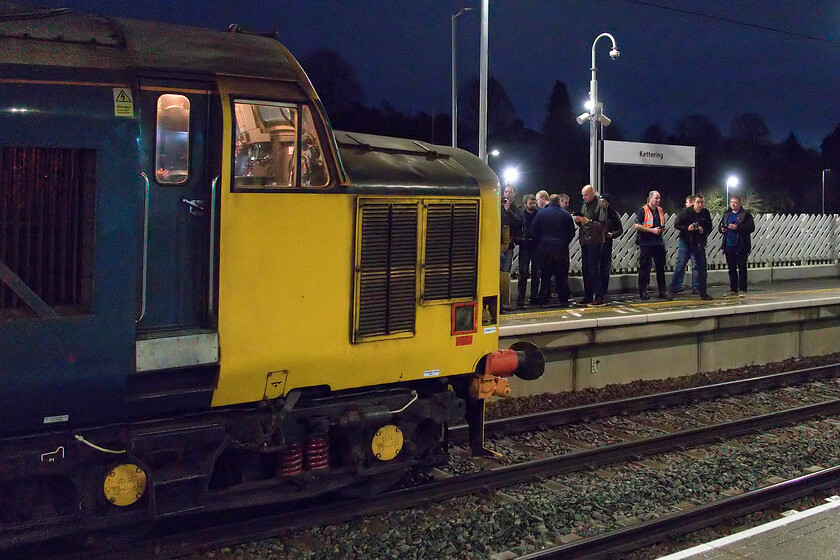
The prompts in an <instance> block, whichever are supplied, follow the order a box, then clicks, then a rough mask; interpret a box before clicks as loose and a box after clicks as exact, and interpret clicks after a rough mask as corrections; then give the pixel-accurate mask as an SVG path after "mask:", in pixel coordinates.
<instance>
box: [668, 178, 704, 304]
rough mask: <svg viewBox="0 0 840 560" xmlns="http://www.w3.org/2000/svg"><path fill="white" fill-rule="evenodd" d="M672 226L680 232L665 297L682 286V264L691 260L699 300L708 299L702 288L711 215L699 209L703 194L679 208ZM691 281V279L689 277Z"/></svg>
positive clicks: (701, 207) (672, 295)
mask: <svg viewBox="0 0 840 560" xmlns="http://www.w3.org/2000/svg"><path fill="white" fill-rule="evenodd" d="M674 227H675V228H677V230H679V232H680V239H679V242H678V243H679V244H678V249H677V266H676V268H675V269H674V276H673V277H672V278H671V284H670V285H669V286H668V294H667V296H666V297H667V299H669V300H671V299H674V294H675V293H676V291H677V288H678V287H679V286H682V285H683V279H684V277H685V267H686V266H688V263H689V261H693V262H694V268H693V272H692V274H693V275H697V291H698V292H699V293H700V299H703V300H710V299H712V296H710V295H709V293H708V291H707V288H706V240H707V239H708V237H709V234H710V233H711V232H712V215H711V214H710V213H709V211H708V210H707V209H706V208H703V196H702V195H699V194H698V195H697V196H695V197H694V199H693V200H692V202H691V206H688V207H686V208H683V209H682V211H681V212H680V213H679V214H678V215H677V219H676V220H675V221H674ZM692 280H694V278H692Z"/></svg>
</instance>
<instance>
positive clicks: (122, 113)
mask: <svg viewBox="0 0 840 560" xmlns="http://www.w3.org/2000/svg"><path fill="white" fill-rule="evenodd" d="M114 116H116V117H133V116H134V99H132V97H131V89H129V88H114Z"/></svg>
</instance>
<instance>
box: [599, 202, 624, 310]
mask: <svg viewBox="0 0 840 560" xmlns="http://www.w3.org/2000/svg"><path fill="white" fill-rule="evenodd" d="M601 202H603V204H604V206H605V207H606V209H607V223H606V224H605V226H604V247H603V248H602V249H601V286H602V287H603V288H604V299H606V298H607V293H608V292H609V291H610V272H612V250H613V239H617V238H619V237H621V234H622V233H624V227H623V226H622V225H621V216H619V215H618V212H616V211H615V209H614V208H611V207H610V195H608V194H606V193H604V194H602V195H601Z"/></svg>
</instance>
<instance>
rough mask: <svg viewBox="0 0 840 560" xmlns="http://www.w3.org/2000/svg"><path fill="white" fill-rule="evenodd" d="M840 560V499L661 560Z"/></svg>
mask: <svg viewBox="0 0 840 560" xmlns="http://www.w3.org/2000/svg"><path fill="white" fill-rule="evenodd" d="M738 558H751V559H753V560H800V559H802V560H840V497H838V496H832V497H831V498H829V499H828V500H827V503H825V504H823V505H820V506H817V507H813V508H810V509H807V510H805V511H801V512H795V513H793V512H792V513H791V514H789V515H787V516H785V517H782V518H781V519H777V520H775V521H771V522H769V523H766V524H764V525H759V526H757V527H753V528H751V529H748V530H746V531H742V532H740V533H735V534H733V535H729V536H727V537H724V538H722V539H718V540H715V541H712V542H710V543H706V544H701V545H698V546H695V547H693V548H689V549H686V550H683V551H680V552H677V553H674V554H669V555H668V556H662V557H660V558H659V559H658V560H700V559H704V560H711V559H715V560H735V559H738Z"/></svg>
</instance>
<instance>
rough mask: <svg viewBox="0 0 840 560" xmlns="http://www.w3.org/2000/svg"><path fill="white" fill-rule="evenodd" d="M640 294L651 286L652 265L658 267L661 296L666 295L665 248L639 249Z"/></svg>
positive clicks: (648, 246) (657, 279)
mask: <svg viewBox="0 0 840 560" xmlns="http://www.w3.org/2000/svg"><path fill="white" fill-rule="evenodd" d="M639 254H640V262H639V293H642V292H644V291H645V289H646V288H647V286H648V285H649V284H650V264H651V262H653V264H654V266H656V286H657V287H658V288H659V294H660V295H664V294H665V246H664V245H642V246H641V247H639Z"/></svg>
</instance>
